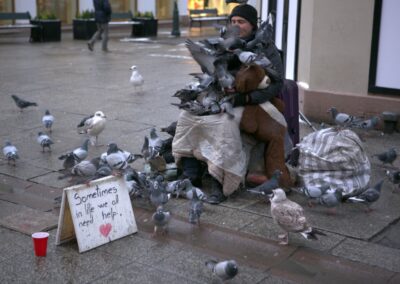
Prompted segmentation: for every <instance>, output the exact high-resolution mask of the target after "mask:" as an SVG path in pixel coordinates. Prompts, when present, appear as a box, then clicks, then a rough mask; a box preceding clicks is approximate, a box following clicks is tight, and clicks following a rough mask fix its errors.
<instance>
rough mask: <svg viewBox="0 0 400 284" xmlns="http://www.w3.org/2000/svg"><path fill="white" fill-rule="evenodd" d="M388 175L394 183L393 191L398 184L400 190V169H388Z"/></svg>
mask: <svg viewBox="0 0 400 284" xmlns="http://www.w3.org/2000/svg"><path fill="white" fill-rule="evenodd" d="M386 176H387V177H388V179H389V181H390V182H391V183H392V184H393V191H392V192H394V191H395V187H396V185H398V189H399V191H400V170H397V171H388V170H387V171H386Z"/></svg>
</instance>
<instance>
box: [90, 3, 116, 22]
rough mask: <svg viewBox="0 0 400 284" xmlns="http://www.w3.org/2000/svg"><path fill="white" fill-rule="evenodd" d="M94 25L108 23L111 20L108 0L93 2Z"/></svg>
mask: <svg viewBox="0 0 400 284" xmlns="http://www.w3.org/2000/svg"><path fill="white" fill-rule="evenodd" d="M93 6H94V19H95V21H96V23H102V24H104V23H108V22H109V21H110V19H111V12H112V11H111V5H110V2H109V1H108V0H93Z"/></svg>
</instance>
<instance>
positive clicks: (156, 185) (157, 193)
mask: <svg viewBox="0 0 400 284" xmlns="http://www.w3.org/2000/svg"><path fill="white" fill-rule="evenodd" d="M170 196H171V195H170V194H169V193H167V191H166V190H165V186H164V185H163V183H162V182H160V181H157V180H155V181H153V182H152V183H150V202H151V204H153V205H154V207H156V208H157V207H158V206H160V205H164V204H166V203H167V202H168V200H169V198H170Z"/></svg>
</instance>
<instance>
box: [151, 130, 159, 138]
mask: <svg viewBox="0 0 400 284" xmlns="http://www.w3.org/2000/svg"><path fill="white" fill-rule="evenodd" d="M157 137H158V135H157V132H156V129H155V128H152V129H151V130H150V138H153V139H154V138H157Z"/></svg>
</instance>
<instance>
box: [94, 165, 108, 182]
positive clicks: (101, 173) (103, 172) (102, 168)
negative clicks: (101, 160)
mask: <svg viewBox="0 0 400 284" xmlns="http://www.w3.org/2000/svg"><path fill="white" fill-rule="evenodd" d="M110 175H112V168H111V167H110V166H109V165H99V167H98V168H97V170H96V174H95V176H94V179H98V178H102V177H107V176H110Z"/></svg>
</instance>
